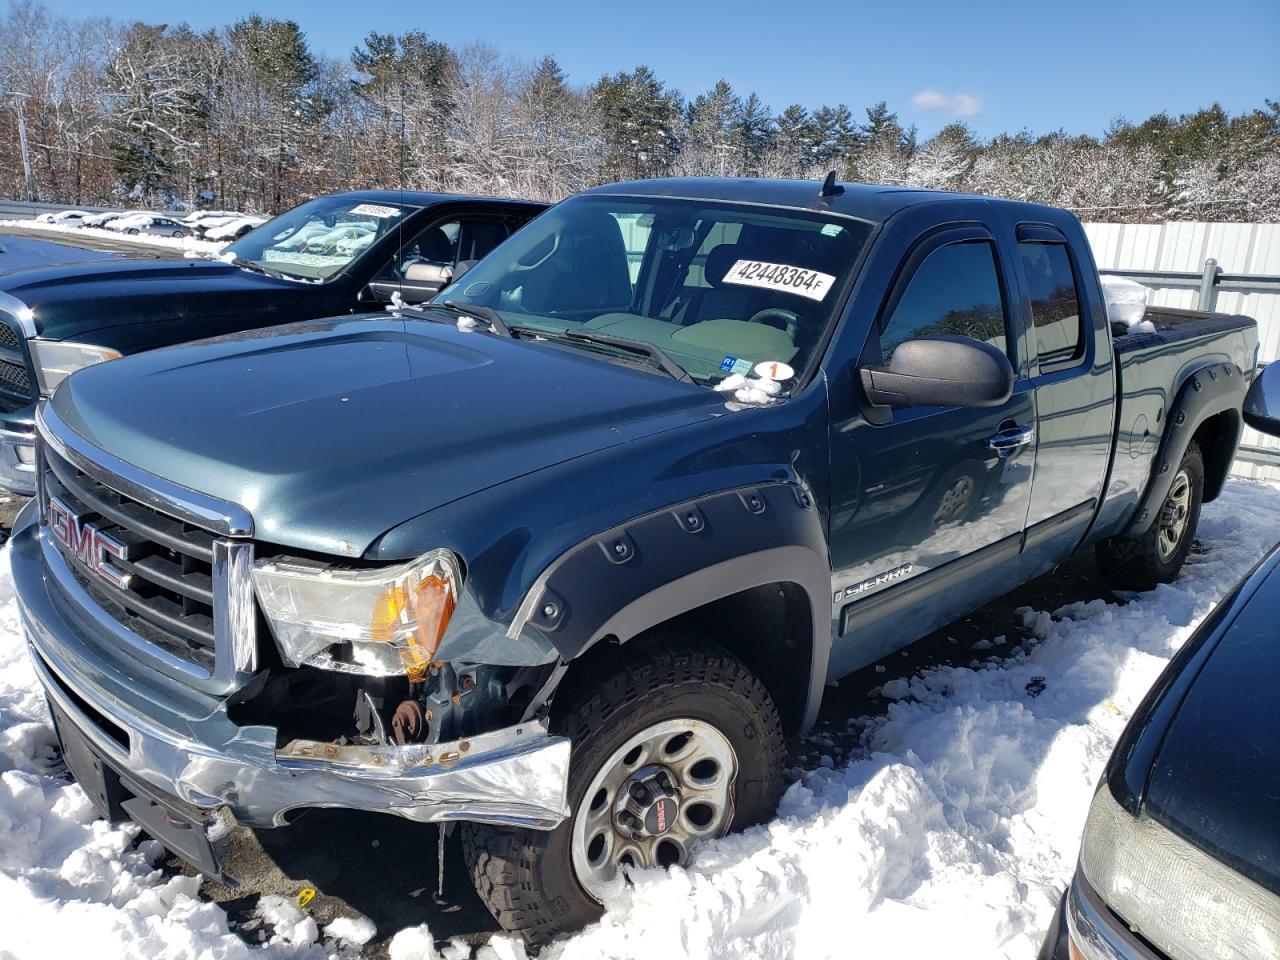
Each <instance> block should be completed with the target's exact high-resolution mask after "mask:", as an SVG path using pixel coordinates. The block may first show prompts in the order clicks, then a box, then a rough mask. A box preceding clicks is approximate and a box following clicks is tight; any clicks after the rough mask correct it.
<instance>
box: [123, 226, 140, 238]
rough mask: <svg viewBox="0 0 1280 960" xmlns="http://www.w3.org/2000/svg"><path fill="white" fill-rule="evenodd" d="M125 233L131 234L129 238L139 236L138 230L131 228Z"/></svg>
mask: <svg viewBox="0 0 1280 960" xmlns="http://www.w3.org/2000/svg"><path fill="white" fill-rule="evenodd" d="M125 233H127V234H129V236H131V237H136V236H137V235H138V228H137V227H130V228H129V229H128V230H126V231H125Z"/></svg>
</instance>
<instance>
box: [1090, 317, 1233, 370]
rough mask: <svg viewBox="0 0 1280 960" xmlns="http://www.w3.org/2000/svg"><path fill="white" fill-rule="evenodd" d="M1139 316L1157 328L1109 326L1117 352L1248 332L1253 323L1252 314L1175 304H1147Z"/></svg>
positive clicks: (1123, 352)
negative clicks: (1140, 329) (1135, 330)
mask: <svg viewBox="0 0 1280 960" xmlns="http://www.w3.org/2000/svg"><path fill="white" fill-rule="evenodd" d="M1142 319H1143V320H1144V321H1147V322H1150V323H1151V325H1152V326H1154V327H1155V328H1156V329H1155V332H1154V333H1149V332H1144V333H1133V332H1130V331H1129V330H1128V329H1127V328H1125V327H1123V326H1121V325H1119V324H1114V325H1113V326H1112V328H1111V333H1112V340H1113V341H1114V343H1115V348H1116V353H1117V354H1126V353H1132V352H1134V351H1146V350H1151V349H1153V348H1156V347H1159V346H1164V345H1168V344H1172V343H1177V342H1180V341H1186V340H1199V339H1200V338H1201V337H1213V336H1215V335H1218V334H1228V333H1232V332H1238V331H1240V332H1242V331H1247V330H1249V329H1251V328H1252V327H1253V326H1254V321H1253V319H1252V318H1251V317H1246V316H1244V315H1242V314H1238V313H1213V312H1211V311H1208V310H1179V309H1177V308H1176V307H1147V310H1146V312H1145V313H1144V314H1143V315H1142ZM1246 372H1247V371H1246Z"/></svg>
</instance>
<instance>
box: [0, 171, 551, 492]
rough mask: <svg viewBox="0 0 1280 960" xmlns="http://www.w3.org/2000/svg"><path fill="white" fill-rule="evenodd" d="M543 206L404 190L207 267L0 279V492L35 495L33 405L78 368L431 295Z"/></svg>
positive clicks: (168, 265) (231, 249)
mask: <svg viewBox="0 0 1280 960" xmlns="http://www.w3.org/2000/svg"><path fill="white" fill-rule="evenodd" d="M545 206H546V205H545V204H541V203H532V202H526V201H520V200H495V199H490V198H484V197H459V196H451V195H448V194H434V193H410V192H404V191H393V190H386V191H358V192H352V193H340V194H333V195H331V196H325V197H318V198H317V199H315V200H310V201H308V202H307V203H304V204H302V205H300V206H298V207H295V208H294V209H292V210H289V211H287V212H285V213H283V214H281V215H280V216H278V217H276V218H275V219H273V220H271V221H269V222H268V223H266V224H264V225H263V226H261V227H260V228H258V229H257V230H254V231H252V232H251V233H249V234H248V235H246V236H244V237H241V238H240V239H238V240H236V241H235V242H234V243H232V244H230V245H229V246H228V247H226V249H225V250H224V251H223V253H222V254H221V255H220V257H219V259H217V260H129V259H122V260H110V261H94V262H92V263H71V264H66V265H60V266H56V267H43V268H39V269H34V270H22V271H18V272H15V273H10V274H5V275H0V488H4V489H8V490H10V491H12V492H14V493H19V494H22V495H24V496H30V495H32V494H33V493H35V473H34V469H35V468H34V454H33V437H34V429H35V427H34V424H35V421H34V414H35V404H36V402H37V401H38V400H39V399H40V398H41V397H46V396H48V395H49V393H50V392H51V391H52V390H53V388H54V387H56V386H57V385H58V383H59V382H60V381H61V380H62V378H63V377H65V376H67V375H68V374H69V373H71V372H72V371H74V370H78V369H80V368H82V367H85V366H88V365H89V364H92V363H98V362H100V361H102V360H109V359H114V358H116V357H119V356H121V355H125V354H131V353H138V352H141V351H143V350H151V349H153V348H155V347H162V346H168V345H169V344H173V343H182V342H186V341H189V340H199V339H202V338H204V337H213V336H218V335H221V334H226V333H234V332H237V331H240V330H249V329H252V328H254V327H264V326H269V325H271V324H275V323H284V322H296V321H298V320H305V319H310V318H313V317H328V316H334V315H336V314H342V313H354V312H356V311H357V310H369V309H374V308H376V307H377V305H378V304H379V303H380V302H389V301H390V299H391V294H392V293H393V292H398V293H399V294H400V296H401V297H402V298H403V299H404V301H405V302H407V303H415V302H420V301H422V300H429V299H430V298H431V297H433V296H435V295H436V294H437V293H439V291H440V289H441V288H442V287H443V286H444V285H445V283H446V282H447V281H448V280H449V279H452V277H453V275H454V274H455V273H461V271H462V270H463V269H465V267H466V266H467V265H469V264H471V263H474V262H475V261H476V260H479V259H480V258H481V257H483V256H484V255H485V254H486V253H488V252H489V251H490V250H492V249H493V248H494V247H495V246H497V245H498V244H499V243H501V242H502V241H503V240H505V239H506V238H507V236H508V235H509V234H510V233H512V232H513V231H514V230H517V229H519V228H520V227H521V226H523V225H524V224H525V223H527V222H528V221H529V220H530V219H532V218H533V217H535V216H537V215H538V214H539V213H540V212H541V211H542V210H543V209H544V208H545Z"/></svg>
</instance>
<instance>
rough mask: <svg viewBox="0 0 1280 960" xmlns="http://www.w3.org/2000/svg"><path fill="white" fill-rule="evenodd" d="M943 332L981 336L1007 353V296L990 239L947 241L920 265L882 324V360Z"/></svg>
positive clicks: (979, 337)
mask: <svg viewBox="0 0 1280 960" xmlns="http://www.w3.org/2000/svg"><path fill="white" fill-rule="evenodd" d="M944 335H954V336H961V337H969V338H971V339H973V340H981V341H983V342H984V343H989V344H991V345H992V346H993V347H995V348H996V349H998V350H1001V351H1003V352H1005V353H1006V354H1007V353H1008V339H1007V336H1006V333H1005V310H1004V297H1003V296H1002V295H1001V293H1000V278H999V275H998V274H997V273H996V258H995V251H994V250H993V249H992V246H991V243H990V242H989V241H986V240H965V241H961V242H959V243H949V244H947V245H946V246H943V247H939V248H938V249H937V250H935V251H933V253H931V254H929V256H928V257H926V258H925V261H924V262H923V263H922V264H920V266H919V267H917V268H916V272H915V273H914V274H913V275H912V277H911V280H910V282H909V283H908V284H907V289H906V290H905V291H904V292H903V294H902V297H901V299H899V300H898V303H897V305H896V306H895V307H894V308H893V312H892V313H891V314H890V315H889V317H888V319H887V320H886V321H885V323H884V326H883V328H882V332H881V334H880V350H881V353H882V355H883V357H884V363H885V364H888V363H889V361H890V360H892V359H893V352H894V351H895V350H897V349H898V345H899V344H901V343H905V342H906V341H908V340H914V339H916V338H918V337H937V336H944Z"/></svg>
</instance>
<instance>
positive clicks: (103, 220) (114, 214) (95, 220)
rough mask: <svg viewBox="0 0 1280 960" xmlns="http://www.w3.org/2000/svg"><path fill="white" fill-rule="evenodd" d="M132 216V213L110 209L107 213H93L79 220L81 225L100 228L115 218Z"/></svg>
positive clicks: (121, 218)
mask: <svg viewBox="0 0 1280 960" xmlns="http://www.w3.org/2000/svg"><path fill="white" fill-rule="evenodd" d="M129 216H133V214H131V213H128V212H121V211H118V210H117V211H111V212H109V213H95V214H94V215H93V216H91V217H85V218H84V219H83V220H81V221H80V226H82V227H97V228H98V229H102V228H104V227H107V226H108V225H109V224H112V223H114V222H115V221H117V220H123V219H124V218H125V217H129Z"/></svg>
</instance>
